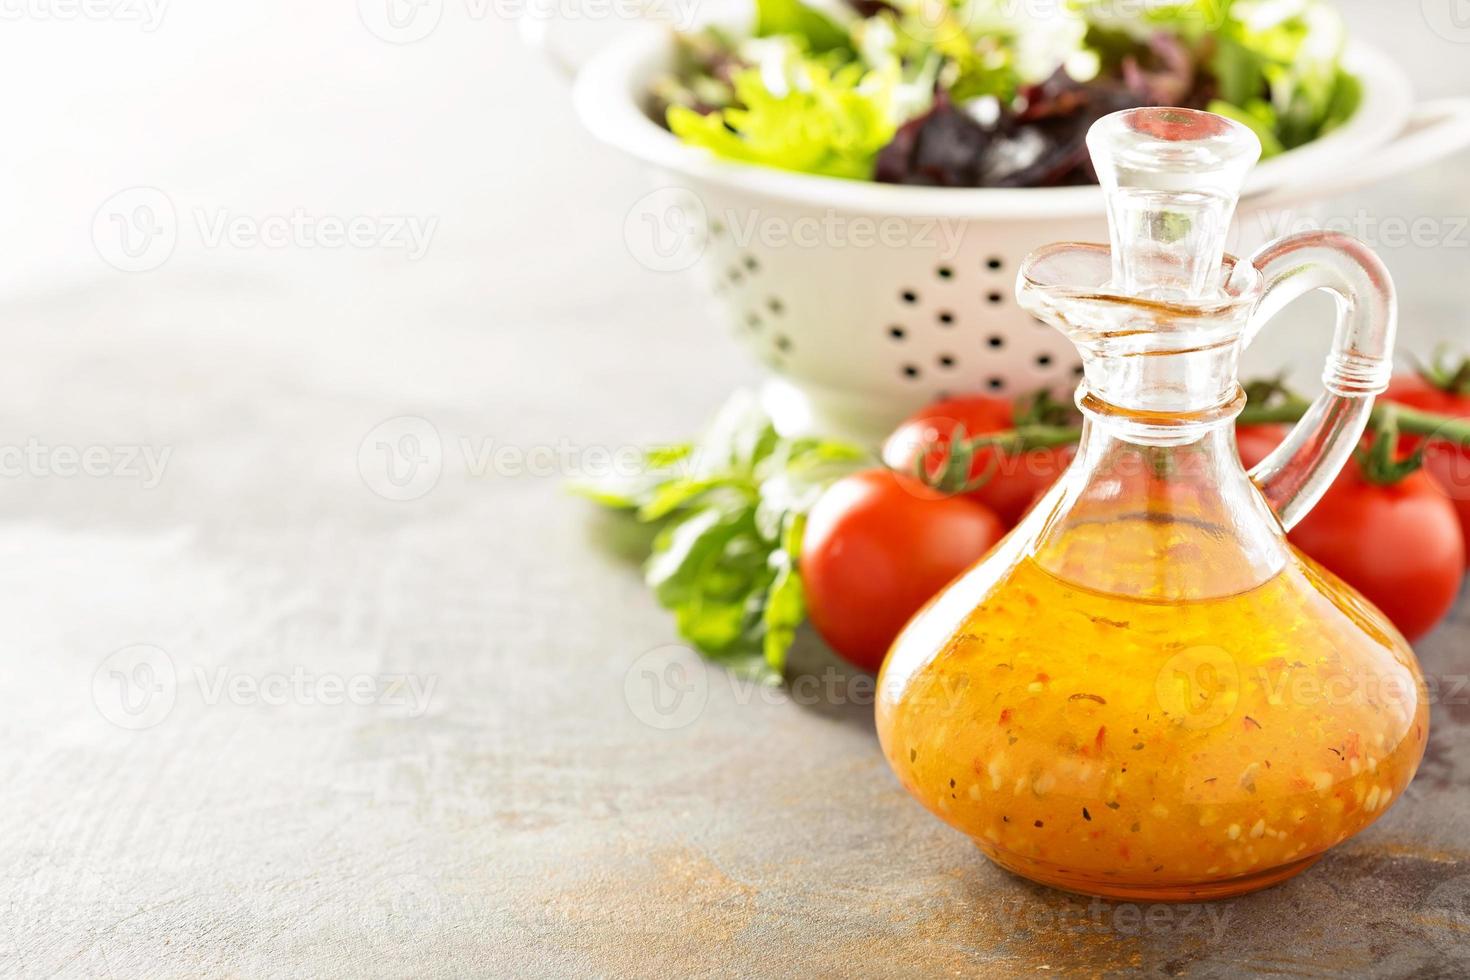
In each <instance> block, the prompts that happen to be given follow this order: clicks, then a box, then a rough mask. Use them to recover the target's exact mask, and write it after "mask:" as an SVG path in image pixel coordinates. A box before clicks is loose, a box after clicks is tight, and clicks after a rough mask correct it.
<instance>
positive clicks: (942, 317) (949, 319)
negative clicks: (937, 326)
mask: <svg viewBox="0 0 1470 980" xmlns="http://www.w3.org/2000/svg"><path fill="white" fill-rule="evenodd" d="M939 322H940V323H942V324H944V325H945V326H946V327H947V326H949V325H950V324H951V323H954V314H953V313H951V312H949V310H941V311H940V313H939Z"/></svg>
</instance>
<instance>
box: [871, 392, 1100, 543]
mask: <svg viewBox="0 0 1470 980" xmlns="http://www.w3.org/2000/svg"><path fill="white" fill-rule="evenodd" d="M957 426H963V427H964V430H965V435H966V437H967V438H974V437H975V436H981V435H989V434H991V433H994V432H1005V431H1007V430H1009V429H1012V428H1014V427H1015V410H1014V408H1013V406H1012V405H1011V403H1010V402H1009V401H1007V400H1006V399H1004V398H991V397H988V396H985V395H974V396H970V397H965V398H950V399H946V400H944V401H939V402H935V403H934V404H932V405H930V406H928V407H927V408H924V409H922V410H920V411H919V412H917V413H916V414H914V415H912V416H910V417H909V418H908V419H906V420H905V421H904V422H903V424H901V425H900V426H899V427H898V428H897V429H895V430H894V432H893V434H892V435H891V436H889V437H888V441H887V442H885V443H884V444H883V462H885V463H887V464H888V465H889V466H891V467H893V468H894V469H895V470H898V471H899V472H900V473H912V472H913V471H914V463H915V460H917V459H918V457H919V454H920V453H924V470H925V472H926V473H929V474H932V475H937V474H939V473H940V472H942V471H943V469H944V467H945V464H946V463H947V462H948V460H949V442H950V438H951V437H952V436H953V434H954V430H955V428H956V427H957ZM926 447H927V451H926ZM1075 452H1076V449H1075V447H1073V446H1059V447H1056V448H1050V449H1031V450H1027V451H1026V452H1024V453H1007V452H1002V451H999V450H996V449H993V448H987V449H982V450H980V451H978V452H976V453H975V456H974V459H973V460H972V461H971V463H970V472H969V474H968V476H969V479H971V480H976V479H979V478H980V477H981V476H983V475H985V474H987V473H988V474H989V477H988V479H986V481H985V483H984V484H983V485H981V486H980V487H978V488H977V489H975V490H973V491H971V492H970V493H969V494H968V496H970V497H973V498H974V499H975V500H977V501H979V502H980V503H982V504H984V505H985V506H987V507H989V508H990V509H991V510H992V511H994V512H995V514H996V516H997V517H999V518H1000V519H1001V520H1002V521H1004V522H1005V524H1006V526H1007V527H1014V526H1015V525H1016V523H1017V522H1018V521H1020V519H1021V518H1022V516H1024V515H1025V513H1026V511H1028V510H1030V509H1031V505H1032V503H1034V502H1035V501H1036V500H1037V499H1039V498H1040V497H1041V496H1042V494H1044V493H1045V492H1046V490H1048V489H1049V488H1050V487H1051V485H1052V484H1053V483H1055V482H1056V481H1057V478H1058V477H1059V476H1061V475H1062V473H1063V472H1064V471H1065V470H1066V468H1067V465H1068V464H1069V463H1071V461H1072V456H1073V455H1074V453H1075Z"/></svg>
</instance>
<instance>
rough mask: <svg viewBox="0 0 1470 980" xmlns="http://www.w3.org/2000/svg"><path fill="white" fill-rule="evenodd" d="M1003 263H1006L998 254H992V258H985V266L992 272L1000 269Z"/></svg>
mask: <svg viewBox="0 0 1470 980" xmlns="http://www.w3.org/2000/svg"><path fill="white" fill-rule="evenodd" d="M1003 265H1005V263H1004V262H1002V261H1001V260H1000V256H998V255H992V256H991V257H990V258H988V259H986V260H985V268H987V269H989V270H990V271H991V272H998V271H999V270H1000V267H1001V266H1003Z"/></svg>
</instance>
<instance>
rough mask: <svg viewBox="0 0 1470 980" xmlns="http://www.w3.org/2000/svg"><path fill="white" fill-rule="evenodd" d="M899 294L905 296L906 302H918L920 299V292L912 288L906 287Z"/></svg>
mask: <svg viewBox="0 0 1470 980" xmlns="http://www.w3.org/2000/svg"><path fill="white" fill-rule="evenodd" d="M899 295H900V296H902V297H903V301H904V302H905V303H917V302H918V301H919V294H918V293H916V292H914V291H913V290H912V289H905V290H904V291H903V292H901V293H899Z"/></svg>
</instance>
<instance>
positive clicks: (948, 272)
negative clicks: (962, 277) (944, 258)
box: [934, 265, 954, 279]
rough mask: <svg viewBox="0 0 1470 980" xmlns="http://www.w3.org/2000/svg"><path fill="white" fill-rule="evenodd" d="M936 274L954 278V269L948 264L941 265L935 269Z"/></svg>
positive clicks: (942, 277)
mask: <svg viewBox="0 0 1470 980" xmlns="http://www.w3.org/2000/svg"><path fill="white" fill-rule="evenodd" d="M934 274H935V275H936V276H938V277H939V278H941V279H953V278H954V270H953V269H951V268H950V267H949V266H947V265H941V266H940V267H939V268H937V269H935V270H934Z"/></svg>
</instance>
